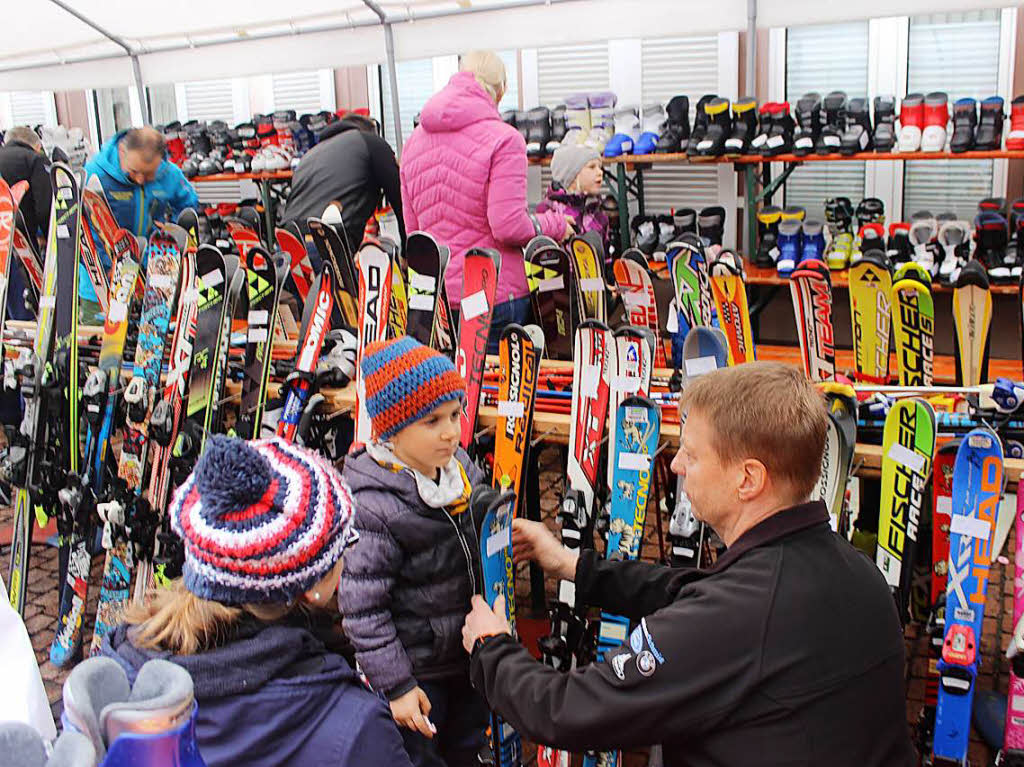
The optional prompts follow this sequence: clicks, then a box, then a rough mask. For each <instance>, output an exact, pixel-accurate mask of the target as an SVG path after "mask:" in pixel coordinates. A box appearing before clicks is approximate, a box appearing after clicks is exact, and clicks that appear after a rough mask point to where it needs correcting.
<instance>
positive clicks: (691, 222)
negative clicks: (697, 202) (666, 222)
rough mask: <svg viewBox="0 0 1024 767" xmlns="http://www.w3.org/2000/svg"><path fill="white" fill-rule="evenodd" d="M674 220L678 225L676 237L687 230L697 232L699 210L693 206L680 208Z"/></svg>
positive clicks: (676, 225)
mask: <svg viewBox="0 0 1024 767" xmlns="http://www.w3.org/2000/svg"><path fill="white" fill-rule="evenodd" d="M672 221H673V223H674V224H675V227H676V237H679V236H680V235H682V234H685V233H686V232H690V233H691V234H697V211H696V210H694V209H693V208H678V209H677V210H676V212H675V215H673V216H672Z"/></svg>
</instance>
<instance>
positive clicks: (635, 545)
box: [583, 396, 661, 767]
mask: <svg viewBox="0 0 1024 767" xmlns="http://www.w3.org/2000/svg"><path fill="white" fill-rule="evenodd" d="M616 422H617V424H618V428H617V430H616V431H615V432H614V433H612V434H611V436H610V439H609V441H610V444H611V449H610V450H609V454H608V463H609V465H610V466H611V467H612V470H613V472H614V474H613V477H614V481H613V482H612V485H611V515H610V518H609V524H608V542H607V549H606V553H605V557H606V558H608V559H627V560H633V559H637V558H638V557H639V555H640V546H641V543H642V541H643V533H644V522H645V520H646V517H647V503H648V501H649V499H650V497H651V496H652V495H653V494H654V493H653V488H652V486H651V479H652V477H653V476H654V459H655V454H656V453H657V450H658V437H659V436H660V434H661V408H660V407H659V406H658V405H657V404H655V403H654V402H652V401H651V400H649V399H648V398H646V397H636V396H631V397H627V398H625V399H624V400H622V402H621V403H620V404H619V406H618V417H617V418H616ZM612 439H613V440H614V441H612ZM628 639H629V621H628V620H627V619H626V618H623V617H622V616H619V615H611V614H609V613H605V612H602V613H601V624H600V627H599V628H598V632H597V661H598V662H601V661H603V660H604V658H605V655H606V654H607V653H610V652H611V651H613V650H615V649H616V648H617V647H620V646H621V645H623V644H626V642H627V641H628ZM648 655H649V653H648ZM646 659H647V656H645V655H644V654H643V653H640V654H639V655H637V657H636V661H635V662H636V663H637V664H638V667H640V664H641V663H642V662H644V661H645V660H646ZM630 660H632V654H631V653H628V652H627V653H623V654H622V655H619V656H616V657H615V658H613V659H612V668H613V669H616V668H619V671H617V672H616V673H618V674H620V675H621V664H623V663H625V662H626V661H630ZM650 662H651V663H652V664H656V663H657V661H656V659H655V658H654V657H653V656H651V657H650ZM640 668H641V672H644V671H645V668H644V667H640ZM647 671H650V672H653V671H654V665H652V666H651V667H650V668H649V669H647ZM616 759H617V757H616V755H615V754H614V753H609V752H605V753H602V754H596V753H593V752H588V753H587V754H585V755H584V757H583V765H584V767H596V765H598V764H615V763H616Z"/></svg>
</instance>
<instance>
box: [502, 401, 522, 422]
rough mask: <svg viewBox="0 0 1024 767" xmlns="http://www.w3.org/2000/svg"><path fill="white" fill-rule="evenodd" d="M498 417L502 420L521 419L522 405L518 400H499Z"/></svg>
mask: <svg viewBox="0 0 1024 767" xmlns="http://www.w3.org/2000/svg"><path fill="white" fill-rule="evenodd" d="M498 415H499V416H501V417H502V418H522V417H523V403H522V402H520V401H519V400H515V401H512V400H507V399H503V400H499V401H498Z"/></svg>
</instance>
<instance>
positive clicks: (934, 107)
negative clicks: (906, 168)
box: [921, 91, 949, 152]
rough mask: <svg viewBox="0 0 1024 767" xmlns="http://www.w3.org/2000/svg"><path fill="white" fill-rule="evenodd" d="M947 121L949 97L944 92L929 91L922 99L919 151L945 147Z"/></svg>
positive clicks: (940, 149)
mask: <svg viewBox="0 0 1024 767" xmlns="http://www.w3.org/2000/svg"><path fill="white" fill-rule="evenodd" d="M948 122H949V98H948V97H947V96H946V94H945V93H942V92H941V91H936V92H934V93H929V94H928V95H927V96H925V99H924V130H922V131H921V151H922V152H941V151H943V150H944V149H945V148H946V123H948Z"/></svg>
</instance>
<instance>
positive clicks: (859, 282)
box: [850, 251, 892, 384]
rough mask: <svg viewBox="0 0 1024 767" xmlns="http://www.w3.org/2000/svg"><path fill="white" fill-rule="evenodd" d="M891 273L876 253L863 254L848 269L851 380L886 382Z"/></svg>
mask: <svg viewBox="0 0 1024 767" xmlns="http://www.w3.org/2000/svg"><path fill="white" fill-rule="evenodd" d="M891 312H892V273H891V272H890V270H889V260H888V259H887V258H886V257H885V256H884V255H883V254H882V253H881V252H880V251H871V252H868V253H865V254H864V255H863V256H862V257H861V259H860V260H859V261H858V262H857V263H855V264H854V265H853V266H851V267H850V317H851V319H852V322H853V361H854V367H855V372H854V377H855V378H856V379H857V380H858V381H866V382H869V383H876V384H884V383H886V382H887V381H888V380H889V326H890V318H891Z"/></svg>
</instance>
